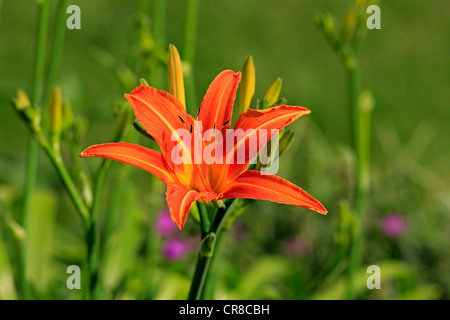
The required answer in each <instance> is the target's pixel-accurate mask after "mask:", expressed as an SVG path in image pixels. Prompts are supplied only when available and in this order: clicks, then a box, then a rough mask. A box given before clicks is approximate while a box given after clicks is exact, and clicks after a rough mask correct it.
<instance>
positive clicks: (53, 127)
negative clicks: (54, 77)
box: [49, 87, 62, 144]
mask: <svg viewBox="0 0 450 320" xmlns="http://www.w3.org/2000/svg"><path fill="white" fill-rule="evenodd" d="M49 111H50V135H51V139H52V143H54V144H56V143H58V142H59V139H60V136H61V127H62V102H61V89H60V88H59V87H55V88H53V90H52V92H51V94H50V108H49Z"/></svg>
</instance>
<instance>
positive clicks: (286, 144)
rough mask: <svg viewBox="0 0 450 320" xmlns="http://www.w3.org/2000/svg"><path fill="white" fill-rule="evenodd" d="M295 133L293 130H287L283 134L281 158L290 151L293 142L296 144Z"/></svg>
mask: <svg viewBox="0 0 450 320" xmlns="http://www.w3.org/2000/svg"><path fill="white" fill-rule="evenodd" d="M294 137H295V132H294V131H293V130H286V131H285V132H284V133H283V136H282V137H281V139H280V151H279V152H280V155H279V156H280V157H281V155H282V154H283V153H285V152H286V151H288V150H289V148H290V147H291V145H292V142H294Z"/></svg>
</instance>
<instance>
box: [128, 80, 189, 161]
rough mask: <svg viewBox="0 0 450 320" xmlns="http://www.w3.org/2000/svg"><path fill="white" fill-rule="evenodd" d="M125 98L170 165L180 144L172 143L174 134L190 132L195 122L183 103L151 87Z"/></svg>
mask: <svg viewBox="0 0 450 320" xmlns="http://www.w3.org/2000/svg"><path fill="white" fill-rule="evenodd" d="M125 98H126V99H127V100H128V101H129V102H130V104H131V106H132V107H133V110H134V114H135V115H136V118H137V119H138V120H139V122H140V123H142V125H143V126H144V127H145V130H146V131H147V132H148V134H149V135H151V136H152V137H153V138H154V139H155V141H156V142H157V143H158V145H159V147H160V148H161V151H162V153H163V154H164V156H165V157H166V161H167V162H168V163H169V164H170V154H171V152H172V149H173V147H174V146H175V145H176V144H177V143H178V141H171V137H172V133H173V132H174V131H175V130H176V129H185V130H187V131H189V130H190V127H191V125H192V124H193V121H194V119H193V118H192V116H190V115H189V114H187V113H186V111H185V110H184V107H183V105H182V104H181V102H179V101H178V100H177V99H176V98H175V97H174V96H172V95H171V94H170V93H168V92H165V91H161V90H157V89H155V88H152V87H149V86H139V87H137V88H136V89H134V90H133V91H132V92H131V93H130V94H125Z"/></svg>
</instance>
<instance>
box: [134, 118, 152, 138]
mask: <svg viewBox="0 0 450 320" xmlns="http://www.w3.org/2000/svg"><path fill="white" fill-rule="evenodd" d="M133 128H134V129H135V130H136V131H137V132H139V133H140V134H142V135H143V136H144V137H146V138H150V139H152V140H155V139H153V137H152V136H151V135H149V134H148V133H147V130H145V127H144V125H143V124H142V123H140V122H139V121H138V119H134V121H133Z"/></svg>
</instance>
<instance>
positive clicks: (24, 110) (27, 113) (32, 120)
mask: <svg viewBox="0 0 450 320" xmlns="http://www.w3.org/2000/svg"><path fill="white" fill-rule="evenodd" d="M11 104H12V106H13V107H14V109H15V110H16V111H17V113H18V114H19V115H20V117H21V118H22V119H23V120H24V121H25V122H26V123H27V125H28V126H29V128H30V130H31V131H32V132H37V131H39V130H40V123H41V113H40V110H39V109H38V108H35V107H34V106H32V105H31V102H30V99H28V96H27V94H26V93H25V91H23V90H22V89H19V90H17V93H16V96H15V97H14V98H13V99H12V101H11Z"/></svg>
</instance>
